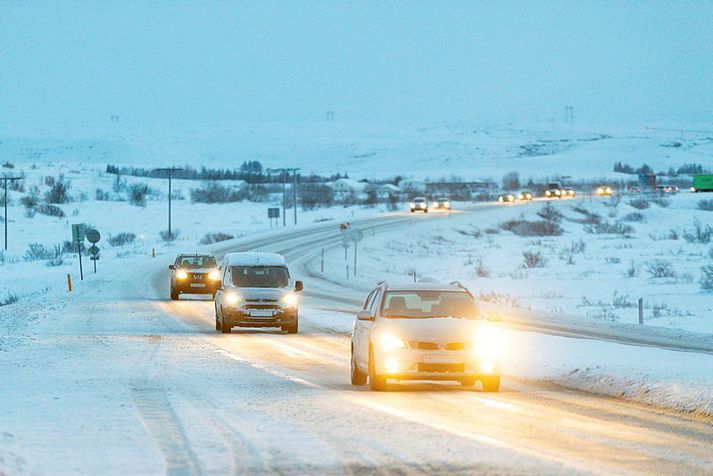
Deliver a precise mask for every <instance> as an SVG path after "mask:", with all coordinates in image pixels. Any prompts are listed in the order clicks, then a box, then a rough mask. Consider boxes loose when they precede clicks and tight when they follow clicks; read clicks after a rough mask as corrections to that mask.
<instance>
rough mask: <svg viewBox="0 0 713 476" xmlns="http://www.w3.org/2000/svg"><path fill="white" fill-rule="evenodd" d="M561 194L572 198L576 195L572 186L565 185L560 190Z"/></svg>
mask: <svg viewBox="0 0 713 476" xmlns="http://www.w3.org/2000/svg"><path fill="white" fill-rule="evenodd" d="M562 196H563V197H569V198H574V197H576V196H577V191H576V190H575V189H573V188H572V187H565V188H564V190H562Z"/></svg>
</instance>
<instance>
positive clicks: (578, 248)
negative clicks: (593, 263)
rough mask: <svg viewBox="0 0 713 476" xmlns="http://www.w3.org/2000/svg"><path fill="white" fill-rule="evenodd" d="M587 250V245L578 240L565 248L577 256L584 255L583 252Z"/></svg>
mask: <svg viewBox="0 0 713 476" xmlns="http://www.w3.org/2000/svg"><path fill="white" fill-rule="evenodd" d="M586 248H587V244H586V243H585V242H584V240H582V239H579V240H577V241H573V242H572V243H570V245H569V247H567V251H569V252H570V253H572V254H575V255H576V254H579V253H584V250H585V249H586Z"/></svg>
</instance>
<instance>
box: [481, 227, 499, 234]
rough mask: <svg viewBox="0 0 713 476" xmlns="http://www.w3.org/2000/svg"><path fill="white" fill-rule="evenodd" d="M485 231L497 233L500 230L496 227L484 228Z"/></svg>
mask: <svg viewBox="0 0 713 476" xmlns="http://www.w3.org/2000/svg"><path fill="white" fill-rule="evenodd" d="M485 233H487V234H488V235H497V234H498V233H500V230H498V229H497V228H486V229H485Z"/></svg>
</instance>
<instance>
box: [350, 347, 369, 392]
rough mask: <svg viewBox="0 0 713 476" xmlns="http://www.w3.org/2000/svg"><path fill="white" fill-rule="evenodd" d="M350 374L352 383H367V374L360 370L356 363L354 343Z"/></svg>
mask: <svg viewBox="0 0 713 476" xmlns="http://www.w3.org/2000/svg"><path fill="white" fill-rule="evenodd" d="M350 375H351V381H352V385H366V377H367V375H366V374H365V373H364V372H362V371H361V370H359V367H358V366H357V364H356V358H355V357H354V344H352V364H351V372H350Z"/></svg>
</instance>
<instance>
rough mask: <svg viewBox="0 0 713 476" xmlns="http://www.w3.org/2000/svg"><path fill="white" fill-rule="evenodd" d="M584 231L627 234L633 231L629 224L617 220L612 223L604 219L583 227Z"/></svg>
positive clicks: (601, 233) (597, 233)
mask: <svg viewBox="0 0 713 476" xmlns="http://www.w3.org/2000/svg"><path fill="white" fill-rule="evenodd" d="M584 231H586V232H587V233H593V234H596V235H629V234H631V233H634V228H633V227H632V226H631V225H625V224H623V223H621V222H618V221H617V222H614V223H610V222H608V221H604V222H601V223H596V224H593V225H587V226H585V227H584Z"/></svg>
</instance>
